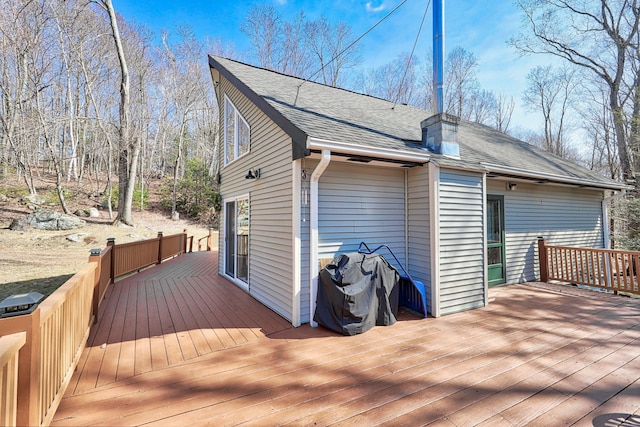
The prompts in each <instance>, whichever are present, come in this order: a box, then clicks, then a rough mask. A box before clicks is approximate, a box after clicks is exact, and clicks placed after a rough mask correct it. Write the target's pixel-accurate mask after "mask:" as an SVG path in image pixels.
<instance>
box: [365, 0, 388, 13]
mask: <svg viewBox="0 0 640 427" xmlns="http://www.w3.org/2000/svg"><path fill="white" fill-rule="evenodd" d="M366 7H367V12H370V13H377V12H382V11H383V10H385V9H386V6H385V5H384V2H383V3H380V5H379V6H374V5H373V2H370V1H368V2H367V5H366Z"/></svg>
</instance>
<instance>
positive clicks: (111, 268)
mask: <svg viewBox="0 0 640 427" xmlns="http://www.w3.org/2000/svg"><path fill="white" fill-rule="evenodd" d="M115 244H116V238H115V237H109V238H108V239H107V246H111V263H110V264H111V265H110V266H109V281H110V282H115V281H116V276H115V274H114V273H115V265H114V264H115V262H116V257H115V250H116V248H115Z"/></svg>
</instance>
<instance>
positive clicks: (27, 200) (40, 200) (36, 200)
mask: <svg viewBox="0 0 640 427" xmlns="http://www.w3.org/2000/svg"><path fill="white" fill-rule="evenodd" d="M46 202H47V201H46V200H45V198H44V197H42V196H38V195H37V194H29V195H28V196H24V197H23V198H21V199H20V203H22V204H23V205H36V206H38V205H44V204H45V203H46Z"/></svg>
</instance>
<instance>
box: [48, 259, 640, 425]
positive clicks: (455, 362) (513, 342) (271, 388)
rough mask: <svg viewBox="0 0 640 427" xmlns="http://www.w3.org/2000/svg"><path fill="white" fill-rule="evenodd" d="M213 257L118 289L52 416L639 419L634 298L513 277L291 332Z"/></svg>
mask: <svg viewBox="0 0 640 427" xmlns="http://www.w3.org/2000/svg"><path fill="white" fill-rule="evenodd" d="M216 265H217V260H216V254H215V253H193V254H186V255H183V256H180V257H178V258H176V259H174V260H171V261H169V262H167V263H164V264H161V265H159V266H156V267H153V268H150V269H148V270H146V271H144V272H142V273H139V274H137V275H135V276H131V277H129V278H127V279H125V280H123V281H120V282H118V283H117V284H116V285H115V286H113V287H112V288H111V289H110V290H109V293H108V295H107V298H106V300H105V302H104V303H103V305H102V307H101V310H103V316H102V317H101V321H100V323H99V324H97V325H95V327H94V328H93V330H92V332H91V336H90V338H89V343H88V346H87V348H86V349H85V351H84V354H83V355H82V359H81V361H80V363H79V365H78V370H77V372H76V374H75V375H74V377H73V380H72V382H71V384H70V386H69V388H68V390H67V393H66V395H65V398H64V399H63V401H62V403H61V405H60V407H59V409H58V411H57V413H56V416H55V418H54V422H53V425H144V424H153V425H187V424H189V425H201V424H215V425H216V426H221V425H235V424H240V423H249V424H254V425H274V424H293V425H314V424H315V425H329V424H342V425H377V424H389V425H428V424H433V425H442V426H468V425H487V426H496V425H525V424H527V425H541V426H549V425H572V424H574V423H575V424H577V425H588V426H605V425H606V426H608V425H620V423H621V422H627V423H630V424H629V425H638V421H640V301H639V300H632V299H629V298H624V297H619V296H613V295H604V294H595V293H589V292H588V291H582V290H577V289H575V288H569V287H558V286H553V285H546V284H530V285H517V286H508V287H502V288H495V289H491V290H490V297H491V298H490V300H491V302H490V305H489V306H488V307H486V308H484V309H478V310H473V311H469V312H465V313H459V314H454V315H449V316H446V317H442V318H439V319H432V318H430V319H420V318H417V317H413V316H411V315H409V314H406V313H404V314H402V315H401V319H400V321H399V322H397V323H396V324H395V325H392V326H388V327H375V328H373V329H372V330H370V331H368V332H367V333H365V334H362V335H357V336H354V337H344V336H341V335H338V334H335V333H333V332H331V331H328V330H326V329H323V328H317V329H313V328H310V327H309V326H308V325H304V326H302V327H299V328H292V327H291V326H290V324H289V323H288V322H287V321H286V320H284V319H282V318H281V317H280V316H278V315H277V314H275V313H273V312H272V311H270V310H269V309H267V308H266V307H264V306H263V305H261V304H260V303H258V302H257V301H255V300H254V299H253V298H251V297H250V296H249V295H248V294H246V293H245V292H244V291H242V290H240V289H239V288H237V287H236V286H234V285H232V284H231V283H230V282H228V281H226V280H225V279H223V278H221V277H219V276H218V275H217V272H216V270H217V268H216ZM613 422H617V424H611V423H613ZM634 423H635V424H634Z"/></svg>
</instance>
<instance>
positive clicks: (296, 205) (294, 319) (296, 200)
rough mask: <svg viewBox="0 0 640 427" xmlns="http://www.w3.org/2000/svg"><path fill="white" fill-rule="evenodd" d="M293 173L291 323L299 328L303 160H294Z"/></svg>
mask: <svg viewBox="0 0 640 427" xmlns="http://www.w3.org/2000/svg"><path fill="white" fill-rule="evenodd" d="M291 172H292V173H291V174H292V181H293V200H292V203H293V212H292V221H293V226H292V228H293V230H292V231H293V260H292V261H293V265H292V272H293V277H292V278H291V279H292V282H293V295H292V296H293V299H292V301H291V324H292V325H293V326H294V327H295V328H297V327H298V326H300V322H301V320H300V318H301V313H300V297H301V295H300V294H301V277H300V272H301V270H302V269H301V266H302V260H301V257H302V255H301V247H302V245H301V237H300V233H301V227H300V220H301V212H302V207H301V195H300V193H301V191H302V184H301V182H300V179H301V178H300V177H301V175H302V160H294V161H293V167H292V168H291Z"/></svg>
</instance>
